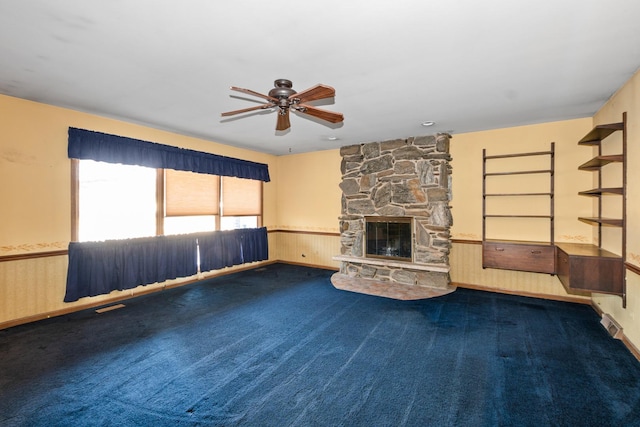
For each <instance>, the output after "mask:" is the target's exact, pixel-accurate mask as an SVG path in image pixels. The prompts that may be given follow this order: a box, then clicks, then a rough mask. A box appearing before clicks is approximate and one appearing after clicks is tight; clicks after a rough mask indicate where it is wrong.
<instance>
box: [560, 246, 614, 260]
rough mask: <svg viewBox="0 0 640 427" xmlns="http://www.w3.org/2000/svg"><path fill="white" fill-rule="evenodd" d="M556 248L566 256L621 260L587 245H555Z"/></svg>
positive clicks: (604, 250) (605, 251)
mask: <svg viewBox="0 0 640 427" xmlns="http://www.w3.org/2000/svg"><path fill="white" fill-rule="evenodd" d="M556 246H557V247H558V248H559V249H561V250H562V251H564V252H565V253H566V254H567V255H573V256H585V257H601V258H622V257H621V256H620V255H618V254H614V253H613V252H610V251H608V250H606V249H602V248H600V247H598V246H596V245H591V244H588V243H556Z"/></svg>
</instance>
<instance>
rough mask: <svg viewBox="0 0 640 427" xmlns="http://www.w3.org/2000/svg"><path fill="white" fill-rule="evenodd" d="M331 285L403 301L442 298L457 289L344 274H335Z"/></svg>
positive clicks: (449, 286) (344, 289)
mask: <svg viewBox="0 0 640 427" xmlns="http://www.w3.org/2000/svg"><path fill="white" fill-rule="evenodd" d="M331 283H332V284H333V286H334V287H335V288H336V289H340V290H343V291H350V292H357V293H360V294H366V295H374V296H379V297H385V298H391V299H397V300H402V301H412V300H419V299H427V298H435V297H440V296H443V295H447V294H450V293H451V292H453V291H455V290H456V287H455V286H452V285H448V286H447V287H445V288H434V287H430V286H418V285H406V284H401V283H395V282H389V281H382V280H374V279H363V278H361V277H351V276H347V275H346V274H342V273H335V274H334V275H333V276H331Z"/></svg>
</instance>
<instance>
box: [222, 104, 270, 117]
mask: <svg viewBox="0 0 640 427" xmlns="http://www.w3.org/2000/svg"><path fill="white" fill-rule="evenodd" d="M272 107H275V105H273V104H271V103H269V104H261V105H256V106H255V107H249V108H243V109H242V110H235V111H227V112H226V113H222V114H221V115H222V117H227V116H233V115H234V114H240V113H248V112H249V111H254V110H261V109H266V108H272Z"/></svg>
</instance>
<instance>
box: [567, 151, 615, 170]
mask: <svg viewBox="0 0 640 427" xmlns="http://www.w3.org/2000/svg"><path fill="white" fill-rule="evenodd" d="M623 161H624V155H622V154H612V155H608V156H597V157H594V158H593V159H591V160H589V161H588V162H585V163H583V164H581V165H580V166H578V169H579V170H583V171H593V170H598V169H600V168H601V167H602V166H604V165H608V164H609V163H616V162H623Z"/></svg>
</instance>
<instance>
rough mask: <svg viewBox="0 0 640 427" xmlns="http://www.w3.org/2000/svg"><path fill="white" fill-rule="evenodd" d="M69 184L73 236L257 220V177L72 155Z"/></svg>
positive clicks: (246, 224)
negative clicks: (223, 174)
mask: <svg viewBox="0 0 640 427" xmlns="http://www.w3.org/2000/svg"><path fill="white" fill-rule="evenodd" d="M72 183H73V187H72V188H73V189H74V194H73V195H72V197H73V203H74V206H73V212H74V215H73V224H72V230H73V236H72V240H73V241H94V240H108V239H123V238H133V237H144V236H154V235H162V234H164V235H169V234H183V233H193V232H200V231H215V230H231V229H239V228H257V227H260V226H261V223H262V181H257V180H251V179H242V178H235V177H227V176H223V177H220V176H217V175H210V174H202V173H194V172H186V171H177V170H173V169H154V168H148V167H142V166H128V165H122V164H116V163H105V162H96V161H93V160H72ZM221 213H222V215H221Z"/></svg>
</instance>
